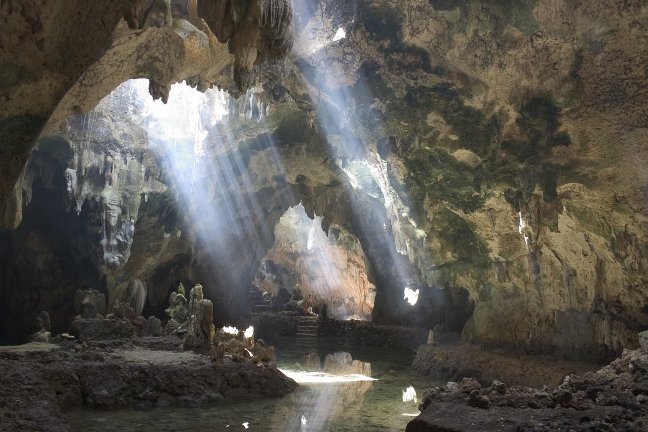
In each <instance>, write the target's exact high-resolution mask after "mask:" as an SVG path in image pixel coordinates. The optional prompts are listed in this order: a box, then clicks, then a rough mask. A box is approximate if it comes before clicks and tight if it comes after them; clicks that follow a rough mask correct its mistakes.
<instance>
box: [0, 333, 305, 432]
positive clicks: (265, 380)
mask: <svg viewBox="0 0 648 432" xmlns="http://www.w3.org/2000/svg"><path fill="white" fill-rule="evenodd" d="M179 343H180V341H179V340H178V341H169V343H168V344H167V345H168V346H169V347H171V346H178V345H179ZM158 345H159V344H158ZM0 370H2V374H0V431H48V432H58V431H69V430H70V427H69V425H68V423H67V420H66V418H65V416H64V414H63V411H64V410H65V409H70V408H75V407H81V406H85V407H92V408H122V407H135V408H149V407H163V406H185V407H201V406H210V405H216V404H219V403H223V402H229V401H236V400H241V399H252V398H258V397H264V396H265V397H272V396H281V395H284V394H286V393H288V392H290V391H292V390H293V389H294V388H295V387H296V384H295V382H294V381H293V380H291V379H290V378H288V377H286V376H285V375H283V374H282V373H281V372H280V371H279V370H278V369H277V368H276V367H275V366H274V365H268V364H264V363H258V364H254V363H253V362H252V361H250V360H246V361H234V360H232V358H230V357H229V356H225V358H223V359H222V361H220V362H218V363H213V362H212V360H210V358H209V357H208V356H206V355H200V354H195V353H192V352H176V351H170V350H160V349H152V348H147V347H143V346H135V345H133V344H132V342H126V343H123V342H114V341H113V342H101V343H95V344H76V343H71V342H63V343H61V344H60V345H55V344H40V343H32V344H27V345H22V346H19V347H0Z"/></svg>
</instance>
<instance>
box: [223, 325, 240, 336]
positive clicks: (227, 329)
mask: <svg viewBox="0 0 648 432" xmlns="http://www.w3.org/2000/svg"><path fill="white" fill-rule="evenodd" d="M238 332H239V331H238V329H237V328H236V327H232V326H229V327H223V333H227V334H231V335H237V334H238Z"/></svg>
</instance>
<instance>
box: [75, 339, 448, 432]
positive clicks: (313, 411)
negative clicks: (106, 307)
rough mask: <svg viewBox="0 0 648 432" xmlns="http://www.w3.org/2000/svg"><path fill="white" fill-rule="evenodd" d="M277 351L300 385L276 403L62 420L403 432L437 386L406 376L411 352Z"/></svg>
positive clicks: (106, 427) (144, 426) (325, 344)
mask: <svg viewBox="0 0 648 432" xmlns="http://www.w3.org/2000/svg"><path fill="white" fill-rule="evenodd" d="M278 348H279V349H278V357H277V360H276V363H277V366H278V367H279V368H280V369H282V370H284V371H286V373H287V374H288V375H290V376H291V377H293V378H294V379H295V380H296V381H298V382H301V384H300V386H299V387H298V388H297V389H296V390H295V391H294V392H293V393H291V394H289V395H286V396H284V397H281V398H273V399H259V400H255V401H250V402H239V403H230V404H226V405H222V406H216V407H210V408H164V409H153V410H146V411H141V410H131V409H123V410H116V411H95V410H87V409H86V410H81V411H74V412H70V413H68V414H67V415H68V418H69V420H70V422H71V424H72V427H73V430H75V431H84V432H95V431H96V432H99V431H102V432H106V431H107V432H113V431H114V432H123V431H147V432H155V431H160V432H161V431H173V432H178V431H196V432H197V431H200V432H204V431H221V430H222V431H236V430H248V431H262V432H275V431H276V432H306V431H309V432H342V431H373V432H375V431H399V430H400V431H404V430H405V426H406V425H407V422H409V421H410V420H411V419H412V418H413V417H414V416H416V415H417V414H418V412H419V411H418V409H417V405H418V403H419V402H420V398H421V397H422V394H423V390H424V389H425V388H428V387H431V386H434V385H439V383H438V382H433V381H431V380H430V379H428V378H425V377H421V376H420V375H418V374H417V373H416V372H414V371H413V370H411V369H410V367H409V365H410V364H411V360H412V354H411V353H408V354H403V353H402V352H400V353H398V352H390V351H386V350H383V349H363V350H350V349H349V347H348V346H345V343H344V341H343V340H337V339H331V340H326V341H322V343H321V344H320V345H319V347H318V349H317V350H316V351H307V350H304V349H299V348H298V347H296V346H295V345H294V344H292V343H284V344H281V345H280V346H279V347H278ZM348 351H351V352H352V353H349V352H348Z"/></svg>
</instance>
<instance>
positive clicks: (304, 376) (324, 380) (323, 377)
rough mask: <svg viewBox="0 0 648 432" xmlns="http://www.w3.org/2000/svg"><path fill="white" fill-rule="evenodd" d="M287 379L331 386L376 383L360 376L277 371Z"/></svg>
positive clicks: (374, 379)
mask: <svg viewBox="0 0 648 432" xmlns="http://www.w3.org/2000/svg"><path fill="white" fill-rule="evenodd" d="M279 370H280V371H281V372H282V373H283V374H284V375H286V376H287V377H288V378H292V379H293V380H295V382H297V383H298V384H332V383H349V382H362V381H378V380H377V379H376V378H371V377H368V376H366V375H361V374H349V375H333V374H330V373H326V372H301V371H291V370H286V369H279Z"/></svg>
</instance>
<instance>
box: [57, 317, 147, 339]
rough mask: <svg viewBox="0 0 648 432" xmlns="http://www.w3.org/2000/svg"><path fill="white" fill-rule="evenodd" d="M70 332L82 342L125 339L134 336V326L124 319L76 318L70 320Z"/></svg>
mask: <svg viewBox="0 0 648 432" xmlns="http://www.w3.org/2000/svg"><path fill="white" fill-rule="evenodd" d="M70 333H71V334H72V335H73V336H75V337H77V338H78V339H79V340H81V341H84V342H88V341H98V340H113V339H125V338H131V337H133V336H135V327H134V326H133V325H132V324H131V323H130V322H129V321H128V320H124V319H86V318H77V319H75V320H74V321H72V325H71V326H70Z"/></svg>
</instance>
